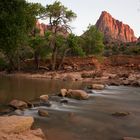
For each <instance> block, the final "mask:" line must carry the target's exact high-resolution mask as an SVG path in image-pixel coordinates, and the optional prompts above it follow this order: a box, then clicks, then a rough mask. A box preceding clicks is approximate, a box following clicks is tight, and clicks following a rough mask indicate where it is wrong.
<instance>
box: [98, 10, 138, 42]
mask: <svg viewBox="0 0 140 140" xmlns="http://www.w3.org/2000/svg"><path fill="white" fill-rule="evenodd" d="M96 27H97V28H98V29H99V31H101V32H102V33H103V34H104V37H105V41H107V42H117V41H120V42H135V41H136V40H137V38H136V37H135V35H134V31H133V30H132V29H131V28H130V27H129V25H127V24H123V23H122V22H121V21H119V20H116V19H114V18H113V17H112V16H111V15H110V14H109V13H108V12H106V11H103V12H102V14H101V16H100V18H99V19H98V21H97V23H96Z"/></svg>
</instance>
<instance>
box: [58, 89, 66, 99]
mask: <svg viewBox="0 0 140 140" xmlns="http://www.w3.org/2000/svg"><path fill="white" fill-rule="evenodd" d="M66 94H67V89H61V90H60V94H59V96H62V97H65V96H66Z"/></svg>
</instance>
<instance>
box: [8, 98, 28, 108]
mask: <svg viewBox="0 0 140 140" xmlns="http://www.w3.org/2000/svg"><path fill="white" fill-rule="evenodd" d="M9 105H10V106H12V107H14V108H16V109H24V108H27V107H28V104H27V103H26V102H24V101H21V100H16V99H15V100H12V101H11V102H10V103H9Z"/></svg>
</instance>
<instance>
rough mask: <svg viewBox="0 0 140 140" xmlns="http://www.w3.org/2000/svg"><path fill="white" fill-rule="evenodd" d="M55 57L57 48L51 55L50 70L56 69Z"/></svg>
mask: <svg viewBox="0 0 140 140" xmlns="http://www.w3.org/2000/svg"><path fill="white" fill-rule="evenodd" d="M56 56H57V48H56V47H55V48H54V50H53V53H52V70H53V71H54V70H55V69H56Z"/></svg>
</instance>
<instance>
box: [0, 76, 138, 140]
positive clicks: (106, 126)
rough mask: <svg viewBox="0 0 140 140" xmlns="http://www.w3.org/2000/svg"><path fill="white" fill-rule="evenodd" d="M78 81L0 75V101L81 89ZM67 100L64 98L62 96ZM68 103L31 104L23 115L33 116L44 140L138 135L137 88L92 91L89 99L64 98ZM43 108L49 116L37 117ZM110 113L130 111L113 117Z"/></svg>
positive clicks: (109, 139)
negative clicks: (34, 105) (43, 135)
mask: <svg viewBox="0 0 140 140" xmlns="http://www.w3.org/2000/svg"><path fill="white" fill-rule="evenodd" d="M84 87H85V84H83V83H81V82H62V81H54V80H50V81H48V80H39V79H24V78H13V77H0V103H7V102H9V101H10V100H11V99H15V98H17V99H24V100H25V99H26V100H33V99H35V98H37V97H39V96H40V95H42V94H52V93H56V92H58V91H59V90H60V89H61V88H75V89H84ZM66 99H67V98H66ZM67 100H68V104H61V103H59V102H55V101H52V102H51V103H52V106H51V107H43V106H42V107H35V108H31V109H27V110H25V111H24V115H31V116H33V117H34V118H35V124H34V127H40V128H42V130H43V131H44V133H45V134H46V135H47V138H48V140H121V139H122V137H124V136H129V137H137V138H140V88H134V87H123V86H119V87H115V86H110V87H107V88H106V89H105V90H103V91H92V93H90V98H89V100H84V101H79V100H74V99H67ZM39 108H44V109H46V110H47V111H48V112H49V117H47V118H44V117H39V116H38V113H37V111H38V109H39ZM113 112H130V115H128V116H125V117H114V116H112V115H111V114H112V113H113Z"/></svg>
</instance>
